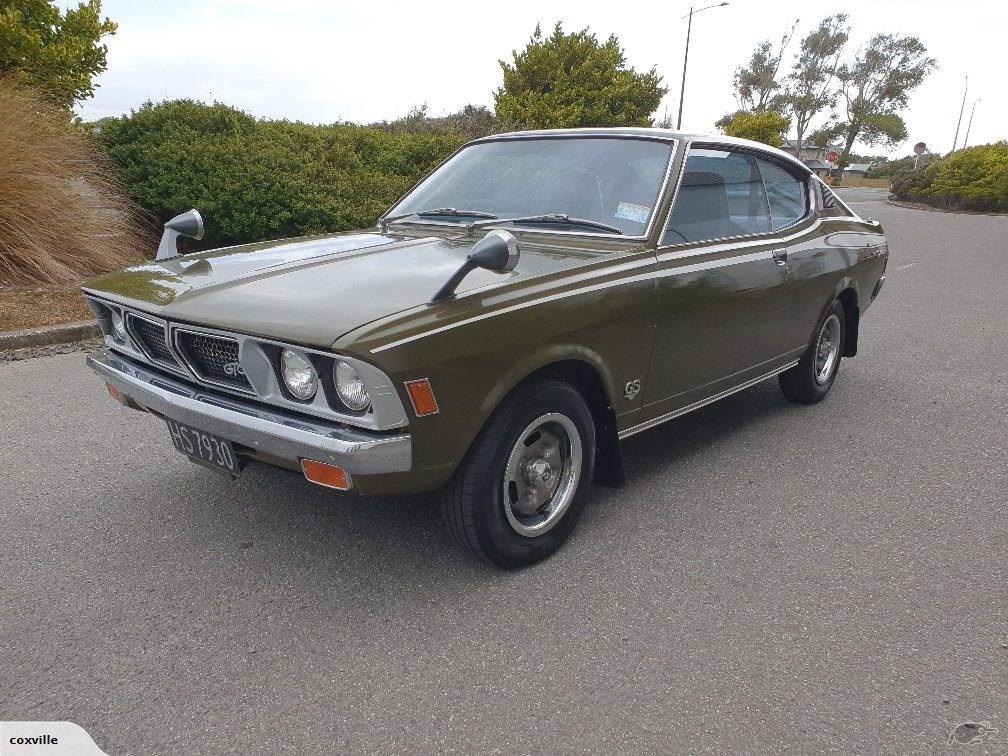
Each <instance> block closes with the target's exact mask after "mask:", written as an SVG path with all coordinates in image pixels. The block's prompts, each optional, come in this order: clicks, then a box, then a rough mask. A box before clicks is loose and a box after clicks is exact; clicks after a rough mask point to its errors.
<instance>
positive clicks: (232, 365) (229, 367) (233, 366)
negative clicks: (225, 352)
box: [224, 362, 245, 378]
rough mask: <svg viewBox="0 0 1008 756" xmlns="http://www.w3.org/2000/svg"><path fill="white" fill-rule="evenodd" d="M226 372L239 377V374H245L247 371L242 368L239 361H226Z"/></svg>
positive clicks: (233, 376)
mask: <svg viewBox="0 0 1008 756" xmlns="http://www.w3.org/2000/svg"><path fill="white" fill-rule="evenodd" d="M224 372H225V373H227V374H228V375H230V376H231V377H232V378H237V377H238V376H239V375H245V371H244V370H242V367H241V365H239V364H238V363H237V362H225V363H224Z"/></svg>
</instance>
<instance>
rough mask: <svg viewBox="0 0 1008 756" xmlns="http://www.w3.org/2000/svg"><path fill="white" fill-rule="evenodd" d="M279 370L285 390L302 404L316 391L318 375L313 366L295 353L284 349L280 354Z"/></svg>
mask: <svg viewBox="0 0 1008 756" xmlns="http://www.w3.org/2000/svg"><path fill="white" fill-rule="evenodd" d="M280 368H281V372H282V373H283V379H284V383H285V384H287V390H288V391H290V392H291V393H292V394H293V395H294V396H295V397H296V398H298V399H300V400H301V401H303V402H306V401H308V400H309V399H311V398H312V397H313V396H315V392H316V391H318V373H316V372H315V366H314V365H312V364H311V363H310V362H309V361H308V360H307V359H305V358H304V357H302V356H301V355H300V354H298V353H297V352H294V351H292V350H290V349H284V350H283V351H282V352H281V353H280Z"/></svg>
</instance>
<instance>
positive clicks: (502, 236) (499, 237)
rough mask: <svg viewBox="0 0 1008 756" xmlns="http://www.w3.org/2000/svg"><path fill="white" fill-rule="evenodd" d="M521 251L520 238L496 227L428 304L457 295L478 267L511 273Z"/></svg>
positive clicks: (467, 256) (477, 243)
mask: <svg viewBox="0 0 1008 756" xmlns="http://www.w3.org/2000/svg"><path fill="white" fill-rule="evenodd" d="M519 256H520V252H519V250H518V240H517V239H516V238H515V237H514V234H511V233H509V232H507V231H504V230H503V229H495V230H493V231H491V232H490V233H488V234H487V235H486V236H484V237H483V238H482V239H480V240H479V241H478V242H476V244H475V245H474V246H473V248H472V250H471V251H470V252H469V254H468V255H466V259H465V262H464V263H462V265H461V267H460V268H459V269H458V270H456V271H455V272H454V273H453V274H452V277H451V278H449V279H448V280H447V281H445V284H444V286H442V287H441V288H440V289H438V291H437V293H436V294H435V295H434V296H433V297H431V299H430V302H429V303H428V304H433V303H434V302H439V301H440V300H442V299H448V298H449V297H453V296H455V289H457V288H458V285H459V284H460V283H462V279H463V278H465V277H466V276H467V275H469V273H470V272H471V271H473V270H475V269H476V268H485V269H486V270H492V271H493V272H494V273H510V272H511V271H512V270H514V269H515V266H516V265H518V258H519Z"/></svg>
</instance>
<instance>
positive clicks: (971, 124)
mask: <svg viewBox="0 0 1008 756" xmlns="http://www.w3.org/2000/svg"><path fill="white" fill-rule="evenodd" d="M978 102H980V98H979V97H977V98H976V99H975V100H973V107H972V108H970V119H969V123H968V124H966V136H965V138H963V149H964V150H965V149H966V145H967V144H968V143H969V133H970V129H972V128H973V113H975V112H976V106H977V103H978Z"/></svg>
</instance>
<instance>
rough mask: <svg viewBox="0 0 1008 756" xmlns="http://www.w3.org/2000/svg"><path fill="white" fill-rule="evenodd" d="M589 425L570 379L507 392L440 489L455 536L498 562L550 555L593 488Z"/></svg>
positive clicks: (592, 426)
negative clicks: (455, 469)
mask: <svg viewBox="0 0 1008 756" xmlns="http://www.w3.org/2000/svg"><path fill="white" fill-rule="evenodd" d="M594 467H595V424H594V421H593V418H592V413H591V410H590V409H589V407H588V405H587V404H586V402H585V400H584V398H583V397H582V396H581V394H580V393H579V392H578V391H577V390H576V389H574V388H573V387H572V386H570V385H568V384H566V383H563V382H561V381H557V380H549V381H542V382H538V383H534V384H531V385H528V386H524V387H521V388H519V389H518V390H517V391H515V392H514V393H513V394H512V395H511V396H509V397H508V398H507V399H506V400H505V401H504V402H503V404H502V405H501V406H500V408H498V410H497V411H496V412H495V413H494V415H493V417H492V418H491V419H490V421H489V422H488V423H487V425H486V426H485V427H484V428H483V430H482V431H481V432H480V435H479V436H478V437H477V439H476V441H475V443H474V444H473V447H472V449H470V451H469V454H468V455H466V458H465V460H464V461H463V463H462V465H461V466H460V467H459V469H458V471H457V472H456V473H455V476H454V478H453V479H452V480H451V482H450V483H449V484H448V485H447V486H446V487H445V489H444V491H443V492H442V495H441V511H442V514H443V515H444V519H445V522H446V524H447V526H448V530H449V531H450V532H451V533H452V535H453V536H454V538H455V540H456V541H458V543H459V544H460V545H461V546H462V547H463V548H465V549H466V550H468V551H470V552H472V553H473V554H475V555H476V556H477V557H479V558H481V559H483V560H484V561H486V562H489V563H491V564H494V565H496V566H498V567H503V568H506V569H511V568H515V567H522V566H525V565H528V564H532V563H533V562H537V561H539V560H541V559H544V558H545V557H547V556H549V555H550V554H552V553H553V552H554V551H556V550H557V549H558V548H560V546H561V545H562V544H563V542H564V541H565V540H567V537H568V536H569V535H570V534H571V532H572V531H573V530H574V526H575V525H576V524H577V520H578V517H579V516H580V514H581V510H582V509H583V508H584V505H585V502H586V501H587V499H588V496H589V493H590V492H591V484H592V477H593V475H594Z"/></svg>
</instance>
